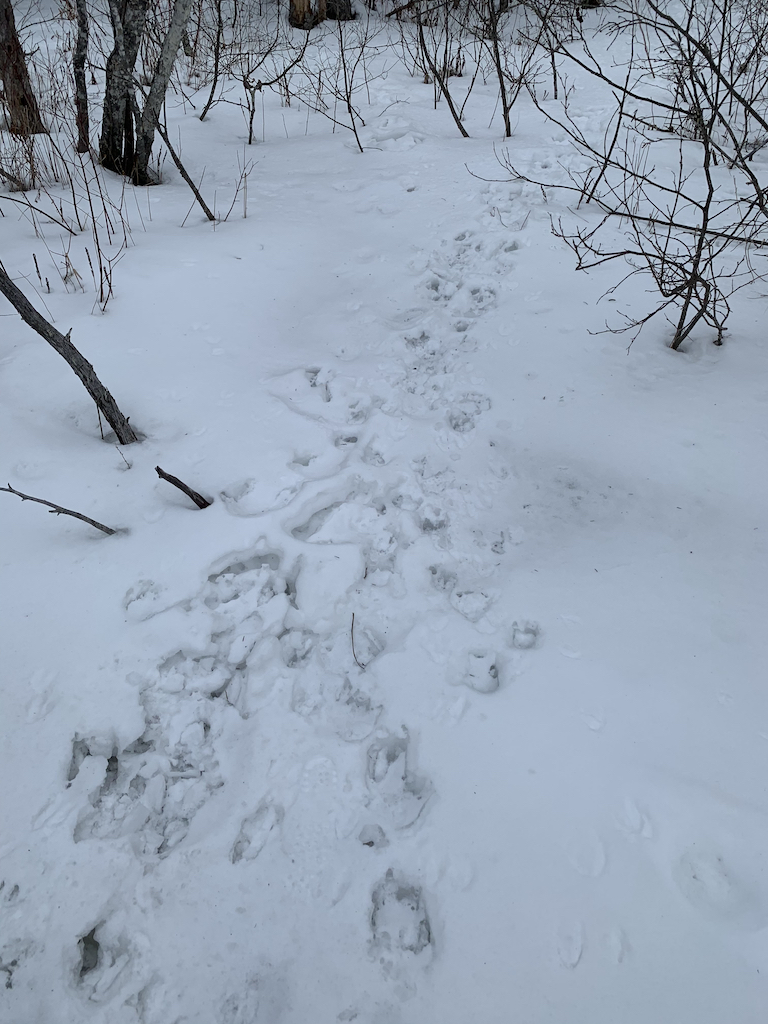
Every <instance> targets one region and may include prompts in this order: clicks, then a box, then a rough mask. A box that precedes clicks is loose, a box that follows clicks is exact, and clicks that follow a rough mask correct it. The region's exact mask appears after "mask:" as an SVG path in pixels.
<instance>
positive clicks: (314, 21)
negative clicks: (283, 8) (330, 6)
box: [288, 0, 326, 32]
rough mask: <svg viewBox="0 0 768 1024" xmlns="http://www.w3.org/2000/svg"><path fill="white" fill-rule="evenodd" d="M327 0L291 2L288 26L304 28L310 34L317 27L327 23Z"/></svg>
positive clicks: (294, 0)
mask: <svg viewBox="0 0 768 1024" xmlns="http://www.w3.org/2000/svg"><path fill="white" fill-rule="evenodd" d="M325 16H326V0H317V2H316V3H314V4H313V2H312V0H290V4H289V8H288V24H289V25H291V26H292V27H293V28H303V29H304V31H305V32H309V30H310V29H312V28H314V27H315V25H319V24H320V22H321V21H325Z"/></svg>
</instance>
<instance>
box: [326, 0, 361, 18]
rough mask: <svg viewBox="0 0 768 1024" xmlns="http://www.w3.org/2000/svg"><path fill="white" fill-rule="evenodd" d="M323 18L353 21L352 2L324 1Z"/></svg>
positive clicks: (346, 0)
mask: <svg viewBox="0 0 768 1024" xmlns="http://www.w3.org/2000/svg"><path fill="white" fill-rule="evenodd" d="M325 16H326V18H329V19H331V20H333V21H353V20H354V18H355V12H354V11H353V9H352V0H326V4H325Z"/></svg>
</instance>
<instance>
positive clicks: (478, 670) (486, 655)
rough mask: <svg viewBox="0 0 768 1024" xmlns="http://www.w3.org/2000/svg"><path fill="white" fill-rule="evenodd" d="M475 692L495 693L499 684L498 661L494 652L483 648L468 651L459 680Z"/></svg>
mask: <svg viewBox="0 0 768 1024" xmlns="http://www.w3.org/2000/svg"><path fill="white" fill-rule="evenodd" d="M460 681H461V682H462V683H463V684H464V685H465V686H468V687H469V688H470V690H476V691H477V693H495V692H496V690H498V688H499V685H500V672H499V663H498V658H497V656H496V654H494V653H493V652H492V651H487V650H485V648H478V649H477V650H473V651H470V652H469V653H468V654H467V656H466V661H465V665H464V671H463V673H462V676H461V680H460Z"/></svg>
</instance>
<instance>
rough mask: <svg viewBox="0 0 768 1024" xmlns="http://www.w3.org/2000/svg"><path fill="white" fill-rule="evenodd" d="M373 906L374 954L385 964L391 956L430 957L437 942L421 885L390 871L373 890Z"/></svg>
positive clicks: (372, 943) (372, 932)
mask: <svg viewBox="0 0 768 1024" xmlns="http://www.w3.org/2000/svg"><path fill="white" fill-rule="evenodd" d="M371 904H372V907H371V935H372V938H371V951H372V953H373V954H374V955H375V956H377V957H379V959H380V962H382V964H386V963H387V961H388V960H389V959H390V958H392V957H395V958H397V959H400V958H402V957H404V956H405V957H407V956H409V955H410V956H413V957H417V958H419V957H421V959H422V960H423V959H424V957H425V956H426V955H427V954H428V953H429V954H431V951H432V944H433V941H434V940H433V936H432V928H431V926H430V923H429V915H428V913H427V908H426V904H425V901H424V896H423V894H422V891H421V888H420V886H418V885H414V884H413V883H412V882H409V881H408V880H407V879H406V878H403V877H402V876H400V875H395V873H394V871H393V870H392V869H391V868H390V869H389V870H388V871H387V873H386V875H385V877H384V879H383V880H382V881H381V882H379V884H378V885H377V886H376V887H375V889H374V890H373V893H372V895H371ZM422 954H423V956H422Z"/></svg>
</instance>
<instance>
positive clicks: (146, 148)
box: [132, 0, 193, 185]
mask: <svg viewBox="0 0 768 1024" xmlns="http://www.w3.org/2000/svg"><path fill="white" fill-rule="evenodd" d="M192 2H193V0H176V2H175V3H174V5H173V14H172V15H171V24H170V26H169V28H168V32H167V34H166V36H165V39H164V40H163V48H162V50H161V51H160V59H159V60H158V62H157V67H156V68H155V73H154V75H153V77H152V84H151V85H150V87H149V95H148V96H147V100H146V102H145V104H144V111H143V113H142V115H141V123H140V124H139V126H138V128H137V132H136V159H135V161H134V166H133V175H132V177H133V181H134V184H136V185H147V184H149V181H150V178H149V158H150V156H151V155H152V143H153V142H154V139H155V128H156V127H157V125H158V123H159V118H160V108H161V107H162V105H163V101H164V99H165V91H166V89H167V88H168V82H169V81H170V79H171V72H172V71H173V65H174V62H175V60H176V54H177V53H178V52H179V47H180V46H181V39H182V36H183V35H184V31H185V29H186V27H187V22H188V21H189V15H190V12H191V11H192Z"/></svg>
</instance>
